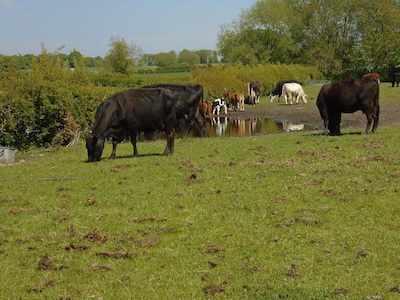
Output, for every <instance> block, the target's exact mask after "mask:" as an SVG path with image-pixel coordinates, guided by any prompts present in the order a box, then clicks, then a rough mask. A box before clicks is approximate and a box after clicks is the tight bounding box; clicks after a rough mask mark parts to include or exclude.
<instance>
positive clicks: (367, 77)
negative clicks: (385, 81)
mask: <svg viewBox="0 0 400 300" xmlns="http://www.w3.org/2000/svg"><path fill="white" fill-rule="evenodd" d="M362 79H364V80H371V79H372V80H376V81H378V83H381V75H379V74H378V73H368V74H364V75H363V77H362Z"/></svg>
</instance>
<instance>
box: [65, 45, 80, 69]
mask: <svg viewBox="0 0 400 300" xmlns="http://www.w3.org/2000/svg"><path fill="white" fill-rule="evenodd" d="M82 59H83V56H82V54H81V53H80V52H79V51H77V50H75V49H74V50H72V51H71V53H70V54H69V55H68V64H69V67H70V68H75V64H76V63H79V62H80V61H81V60H82Z"/></svg>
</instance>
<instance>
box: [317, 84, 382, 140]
mask: <svg viewBox="0 0 400 300" xmlns="http://www.w3.org/2000/svg"><path fill="white" fill-rule="evenodd" d="M317 106H318V109H319V113H320V115H321V118H322V119H323V120H324V127H325V129H324V133H325V134H328V129H329V133H330V134H331V135H340V121H341V117H342V113H353V112H355V111H357V110H361V111H362V112H363V113H364V114H365V115H366V117H367V127H366V128H365V133H368V132H369V129H370V127H371V124H372V121H373V123H374V124H373V127H372V132H375V130H376V129H377V127H378V121H379V84H378V82H377V81H376V80H362V79H344V80H339V81H335V82H333V83H329V84H326V85H324V86H323V87H322V88H321V90H320V92H319V94H318V98H317Z"/></svg>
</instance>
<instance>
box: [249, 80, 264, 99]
mask: <svg viewBox="0 0 400 300" xmlns="http://www.w3.org/2000/svg"><path fill="white" fill-rule="evenodd" d="M246 90H247V99H248V103H250V104H251V105H253V104H258V103H260V96H261V83H260V82H258V81H256V80H253V81H252V82H248V83H247V87H246Z"/></svg>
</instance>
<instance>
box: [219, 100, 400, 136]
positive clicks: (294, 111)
mask: <svg viewBox="0 0 400 300" xmlns="http://www.w3.org/2000/svg"><path fill="white" fill-rule="evenodd" d="M264 101H265V100H264ZM220 116H222V115H220ZM228 116H229V117H230V118H233V117H237V118H242V119H251V118H256V117H262V118H272V119H274V120H275V121H278V122H281V121H289V122H292V123H295V124H305V125H306V127H305V130H321V131H322V130H323V122H322V119H321V117H320V115H319V111H318V108H317V106H316V104H315V101H314V102H311V101H310V102H309V103H307V104H303V103H301V104H295V105H286V104H278V103H273V104H270V105H246V106H245V111H244V112H228ZM366 124H367V121H366V118H365V116H364V115H363V113H362V112H361V111H357V112H355V113H353V114H342V122H341V128H342V130H346V129H350V128H362V129H364V128H365V126H366ZM395 125H400V103H399V104H381V105H380V115H379V126H395ZM378 130H379V127H378Z"/></svg>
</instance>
